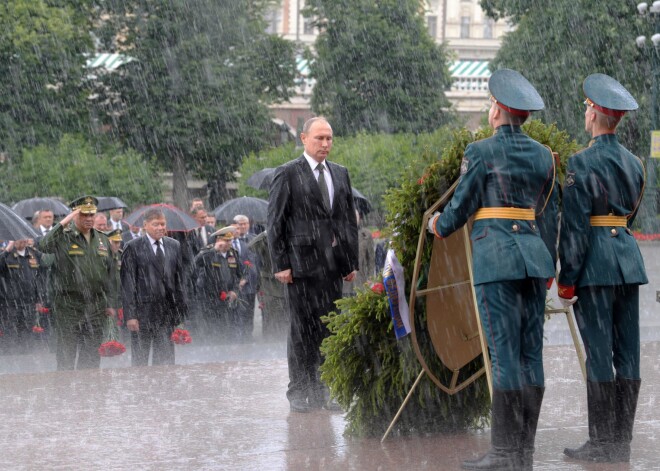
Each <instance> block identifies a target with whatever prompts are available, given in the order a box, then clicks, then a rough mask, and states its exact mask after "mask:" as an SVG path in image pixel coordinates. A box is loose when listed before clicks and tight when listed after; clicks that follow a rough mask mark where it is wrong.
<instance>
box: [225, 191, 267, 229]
mask: <svg viewBox="0 0 660 471" xmlns="http://www.w3.org/2000/svg"><path fill="white" fill-rule="evenodd" d="M213 214H215V217H216V219H217V220H218V221H225V222H231V221H233V220H234V216H236V215H237V214H242V215H244V216H247V217H248V218H250V222H252V223H265V222H266V218H267V217H268V201H266V200H262V199H261V198H253V197H252V196H243V197H241V198H234V199H233V200H229V201H225V202H224V203H222V204H221V205H220V206H218V207H217V208H215V209H214V210H213Z"/></svg>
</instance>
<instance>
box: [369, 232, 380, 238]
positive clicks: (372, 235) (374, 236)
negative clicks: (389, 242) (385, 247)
mask: <svg viewBox="0 0 660 471" xmlns="http://www.w3.org/2000/svg"><path fill="white" fill-rule="evenodd" d="M380 236H381V234H380V231H373V232H372V233H371V238H372V239H380Z"/></svg>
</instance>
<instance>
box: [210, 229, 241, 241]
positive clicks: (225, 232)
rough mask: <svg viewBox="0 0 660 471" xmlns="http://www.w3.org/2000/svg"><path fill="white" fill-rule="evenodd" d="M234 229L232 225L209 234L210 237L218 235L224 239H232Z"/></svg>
mask: <svg viewBox="0 0 660 471" xmlns="http://www.w3.org/2000/svg"><path fill="white" fill-rule="evenodd" d="M236 230H237V229H236V228H235V227H234V226H227V227H223V228H222V229H219V230H217V231H215V232H214V233H213V234H211V237H219V238H221V239H225V240H234V233H235V232H236Z"/></svg>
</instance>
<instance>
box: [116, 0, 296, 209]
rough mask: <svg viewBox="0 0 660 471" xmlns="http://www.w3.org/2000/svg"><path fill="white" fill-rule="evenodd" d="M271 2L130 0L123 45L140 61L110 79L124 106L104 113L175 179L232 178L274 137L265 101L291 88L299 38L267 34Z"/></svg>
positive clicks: (220, 183)
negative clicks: (267, 9) (265, 16)
mask: <svg viewBox="0 0 660 471" xmlns="http://www.w3.org/2000/svg"><path fill="white" fill-rule="evenodd" d="M120 3H121V2H120ZM267 3H268V2H258V1H250V0H199V1H195V2H189V1H186V0H172V1H168V2H152V1H146V0H143V1H137V0H136V1H133V2H129V5H130V7H131V8H132V10H131V12H130V17H131V18H133V19H134V23H133V24H132V25H127V30H128V31H129V32H130V33H128V35H129V39H128V40H127V41H126V43H125V44H124V47H130V55H131V56H133V57H135V58H136V59H137V60H136V61H134V62H131V63H129V64H128V65H125V66H123V67H124V69H125V70H124V72H123V74H121V75H119V80H117V82H116V83H114V84H112V87H113V89H116V90H118V92H119V93H120V94H121V96H122V97H123V100H124V101H123V103H121V104H120V109H116V106H117V105H113V106H114V107H115V109H111V110H108V111H107V116H109V117H111V118H112V120H113V121H115V123H116V124H118V128H119V130H120V133H121V135H122V136H123V137H124V138H125V139H126V140H127V142H129V143H130V144H131V145H132V146H134V147H135V148H137V149H139V150H140V151H141V152H143V153H145V154H153V155H155V156H157V158H158V159H159V160H160V161H161V162H162V163H163V164H164V165H165V166H167V167H168V168H172V169H173V170H174V171H175V173H177V175H178V177H179V178H180V177H182V176H184V175H182V174H183V173H185V171H192V172H194V173H195V174H197V175H198V176H202V177H204V178H206V179H207V180H209V181H214V182H217V183H218V184H217V185H216V187H218V188H223V187H224V182H226V181H228V180H232V179H233V178H232V176H233V172H234V171H235V170H236V169H237V168H238V166H239V164H240V162H241V160H242V158H243V156H245V155H247V154H248V153H249V152H250V151H255V150H257V149H260V148H262V147H264V146H265V145H267V144H268V137H269V136H268V131H269V125H270V112H269V110H268V107H267V105H268V104H269V103H272V102H273V101H276V100H283V99H287V98H288V97H289V94H290V91H291V88H292V86H293V79H294V75H295V58H294V54H293V45H292V44H291V43H288V42H286V41H284V40H283V39H281V38H278V37H276V36H271V35H268V34H266V33H265V23H264V20H263V15H262V13H263V8H264V6H265V5H266V4H267ZM123 8H124V9H125V8H126V6H125V4H124V6H123ZM106 36H107V34H106ZM177 175H175V179H176V178H177ZM175 184H176V180H175ZM175 191H176V189H175ZM176 198H177V195H175V199H176Z"/></svg>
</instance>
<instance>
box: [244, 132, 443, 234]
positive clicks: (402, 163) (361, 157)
mask: <svg viewBox="0 0 660 471" xmlns="http://www.w3.org/2000/svg"><path fill="white" fill-rule="evenodd" d="M451 138H452V132H451V129H450V128H449V127H443V128H440V129H438V130H436V131H434V132H432V133H421V134H417V135H415V134H411V133H407V134H404V133H400V134H367V133H363V132H361V133H358V134H357V135H356V136H353V137H346V138H336V139H335V140H334V143H333V148H332V152H331V154H330V157H329V158H330V160H332V161H333V162H336V163H338V164H340V165H343V166H345V167H346V168H347V169H348V172H349V174H350V176H351V184H352V185H353V186H354V187H355V188H356V189H357V190H359V191H360V192H361V193H362V194H364V195H365V196H366V197H367V199H369V201H370V202H371V204H372V207H373V210H374V213H375V214H373V215H372V216H371V218H370V220H371V221H372V222H375V223H380V222H382V221H383V220H384V212H385V206H384V204H383V199H382V198H383V195H384V194H385V192H386V191H387V190H388V189H390V188H392V187H393V186H395V185H396V184H397V183H398V182H399V180H400V178H401V175H403V174H404V173H406V172H414V173H415V172H416V173H419V171H420V170H421V169H423V168H424V167H425V166H426V165H428V164H429V162H433V161H436V160H438V159H439V157H440V153H441V152H442V149H443V147H444V146H445V145H446V144H447V142H449V140H450V139H451ZM301 154H302V149H295V148H294V144H293V143H292V144H289V145H286V146H283V147H278V148H273V149H269V150H268V151H264V152H260V153H258V154H257V153H253V154H251V155H250V156H249V157H248V158H247V159H245V161H243V164H242V166H241V168H240V174H241V176H240V178H239V179H238V182H239V193H240V194H242V195H250V196H258V197H261V198H267V196H268V193H267V191H265V190H255V189H252V188H250V187H249V186H247V184H246V183H245V182H246V180H247V179H248V178H249V177H250V176H251V175H252V174H254V173H255V172H257V171H259V170H261V169H263V168H267V167H270V168H275V167H277V166H279V165H282V164H283V163H285V162H288V161H289V160H292V159H294V158H296V157H298V156H300V155H301Z"/></svg>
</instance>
